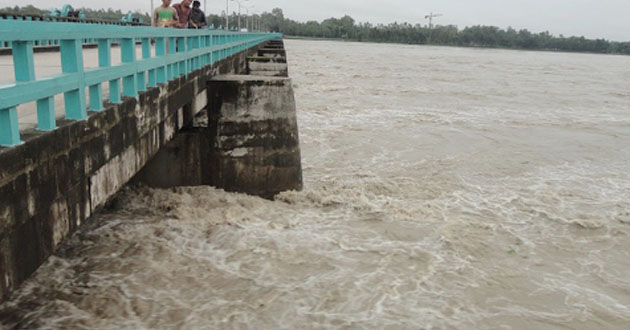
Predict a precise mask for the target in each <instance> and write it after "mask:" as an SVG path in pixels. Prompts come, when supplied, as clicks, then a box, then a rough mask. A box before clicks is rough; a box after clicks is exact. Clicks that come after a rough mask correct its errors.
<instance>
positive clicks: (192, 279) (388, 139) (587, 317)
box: [0, 40, 630, 329]
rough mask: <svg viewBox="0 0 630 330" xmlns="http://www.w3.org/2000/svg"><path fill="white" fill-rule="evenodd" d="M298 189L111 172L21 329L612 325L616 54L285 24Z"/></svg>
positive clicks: (629, 305)
mask: <svg viewBox="0 0 630 330" xmlns="http://www.w3.org/2000/svg"><path fill="white" fill-rule="evenodd" d="M285 45H286V48H287V53H288V62H289V74H290V76H291V77H292V78H293V84H294V89H295V94H296V102H297V108H298V122H299V125H300V139H301V147H302V161H303V167H304V179H305V188H304V191H302V192H286V193H282V194H281V195H279V196H278V197H277V199H276V200H275V201H269V200H264V199H260V198H256V197H251V196H246V195H241V194H234V193H226V192H223V191H221V190H217V189H214V188H212V187H180V188H173V189H168V190H158V189H148V188H139V187H127V188H125V190H124V191H123V192H122V193H121V194H120V195H119V196H118V197H117V198H116V201H115V202H114V203H113V205H112V207H111V208H109V209H107V210H105V211H104V212H103V213H102V214H100V215H98V216H97V217H96V218H95V219H94V220H93V221H91V222H90V223H89V224H86V226H85V227H84V228H83V229H82V230H81V231H80V232H78V233H77V234H75V235H74V236H72V238H71V239H70V240H69V242H67V243H66V244H64V245H63V247H62V248H61V249H60V251H59V252H58V253H57V254H56V255H55V256H53V257H51V258H50V260H49V261H48V262H47V263H46V264H45V265H44V266H42V267H41V268H40V269H39V270H38V271H37V273H36V274H35V276H34V277H33V278H31V279H30V280H28V281H27V282H26V283H25V284H24V285H23V286H22V288H21V289H20V290H19V291H17V292H16V294H15V295H14V296H13V298H12V300H10V301H9V302H7V303H5V304H4V305H2V306H0V328H1V327H6V328H25V329H34V328H41V329H628V325H629V324H630V147H629V146H630V57H622V56H605V55H590V54H567V53H548V52H525V51H512V50H488V49H465V48H445V47H426V46H407V45H386V44H368V43H341V42H331V41H304V40H286V41H285Z"/></svg>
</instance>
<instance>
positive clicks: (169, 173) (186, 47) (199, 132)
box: [0, 20, 302, 301]
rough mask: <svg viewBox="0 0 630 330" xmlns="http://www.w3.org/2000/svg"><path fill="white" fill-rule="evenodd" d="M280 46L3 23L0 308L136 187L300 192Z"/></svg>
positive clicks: (230, 38)
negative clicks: (46, 49)
mask: <svg viewBox="0 0 630 330" xmlns="http://www.w3.org/2000/svg"><path fill="white" fill-rule="evenodd" d="M281 38H282V36H281V35H279V34H272V33H238V32H228V31H217V30H178V29H165V28H150V27H129V26H115V25H111V26H108V25H90V24H79V23H63V22H35V21H6V20H4V21H3V20H0V40H2V41H3V42H4V45H10V48H11V51H10V53H11V55H4V56H0V72H1V73H3V74H2V75H1V76H0V146H1V147H0V301H1V300H3V299H6V298H7V297H8V296H9V295H10V293H11V292H12V291H13V290H14V289H15V288H17V287H18V286H19V285H20V283H22V282H23V281H24V280H25V279H26V278H28V276H30V274H32V273H33V272H34V271H35V270H36V269H37V268H38V267H39V265H41V263H43V262H44V261H45V260H46V258H48V257H49V256H50V255H51V254H52V253H53V252H54V251H55V249H56V248H57V246H58V245H59V244H60V243H61V242H62V241H63V240H64V239H65V238H66V237H67V236H68V235H70V234H72V233H73V232H74V231H75V230H76V229H77V228H79V227H80V226H81V224H82V223H84V222H86V221H88V220H89V219H90V217H91V216H92V215H93V214H94V213H95V212H98V210H99V209H100V208H102V207H103V206H104V205H105V204H106V203H107V202H108V200H109V199H110V198H111V197H112V196H114V195H115V194H116V192H117V191H118V190H119V189H120V188H122V187H123V186H124V185H125V184H127V183H128V182H129V181H130V180H132V179H133V180H136V181H140V182H144V183H146V184H149V185H153V186H160V187H166V186H172V185H200V184H208V185H214V186H217V187H219V188H223V189H226V190H229V191H238V192H245V193H250V194H257V195H260V196H263V197H267V198H271V197H273V195H275V194H276V193H278V192H280V191H283V190H290V189H301V187H302V176H301V165H300V153H299V142H298V133H297V122H296V117H295V102H294V99H293V91H292V89H291V82H290V80H289V79H288V78H287V65H286V54H285V51H284V49H283V43H282V40H281ZM87 40H90V41H94V42H95V44H96V45H97V48H94V49H83V45H82V44H83V42H85V41H87ZM36 44H37V45H46V46H50V45H58V50H59V51H58V52H56V53H54V52H53V53H38V52H36V50H37V48H36V47H35V45H36ZM4 53H9V52H8V51H7V50H5V51H4ZM118 54H119V55H118ZM138 54H139V55H138ZM250 73H251V74H250ZM13 78H14V79H13ZM156 178H158V179H156Z"/></svg>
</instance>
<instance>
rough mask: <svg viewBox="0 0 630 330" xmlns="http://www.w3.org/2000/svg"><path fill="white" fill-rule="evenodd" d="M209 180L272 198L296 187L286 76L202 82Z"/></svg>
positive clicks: (296, 155) (298, 173)
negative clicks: (205, 99) (205, 89)
mask: <svg viewBox="0 0 630 330" xmlns="http://www.w3.org/2000/svg"><path fill="white" fill-rule="evenodd" d="M208 133H209V139H208V140H209V144H210V152H209V155H208V158H207V159H208V161H207V164H208V165H207V168H206V169H204V172H205V173H206V179H207V181H208V183H209V184H210V185H213V186H215V187H218V188H222V189H225V190H227V191H235V192H241V193H248V194H251V195H258V196H262V197H265V198H273V196H275V195H276V194H278V193H279V192H282V191H286V190H301V189H302V165H301V158H300V144H299V138H298V127H297V118H296V111H295V98H294V96H293V88H292V86H291V80H290V79H288V78H280V77H256V76H245V75H224V76H216V77H214V78H213V79H212V80H211V81H209V82H208Z"/></svg>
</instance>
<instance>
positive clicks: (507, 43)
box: [0, 5, 630, 55]
mask: <svg viewBox="0 0 630 330" xmlns="http://www.w3.org/2000/svg"><path fill="white" fill-rule="evenodd" d="M80 10H82V11H83V12H84V13H85V14H86V17H87V18H92V19H107V20H116V21H118V20H120V18H121V17H122V16H123V15H125V14H126V13H123V12H121V11H120V10H116V11H114V10H113V9H111V8H110V9H108V10H103V9H100V10H92V9H88V8H80ZM0 12H7V13H14V14H40V15H41V14H47V13H48V11H47V10H46V11H44V10H40V9H38V8H35V7H33V6H30V5H29V6H26V7H22V8H20V7H17V6H16V7H13V8H11V7H7V8H4V9H0ZM134 16H136V17H141V18H143V19H144V21H145V22H150V16H149V14H148V13H144V14H142V13H134ZM229 19H230V27H236V26H238V23H237V22H238V16H237V14H236V13H232V14H231V15H230V18H229ZM208 22H209V24H213V25H214V26H215V27H217V28H218V27H220V26H223V25H225V17H223V16H221V15H216V14H210V15H209V16H208ZM241 26H242V27H244V28H245V27H250V28H251V27H252V26H260V27H261V28H262V30H265V31H274V32H282V33H284V34H286V35H290V36H298V37H307V38H326V39H341V40H352V41H369V42H391V43H405V44H420V45H426V44H430V45H444V46H463V47H491V48H511V49H528V50H552V51H567V52H589V53H601V54H625V55H630V42H614V41H608V40H605V39H586V38H584V37H565V36H562V35H560V36H554V35H552V34H551V33H549V32H541V33H533V32H530V31H528V30H525V29H523V30H515V29H512V28H507V29H501V28H498V27H495V26H471V27H466V28H464V29H461V30H460V29H459V28H458V27H457V26H454V25H446V26H443V25H437V26H435V27H433V29H429V28H428V27H427V26H423V25H420V24H415V25H413V24H409V23H391V24H387V25H384V24H377V25H373V24H370V23H357V22H356V21H355V20H354V19H353V18H352V17H350V16H347V15H346V16H344V17H341V18H329V19H326V20H324V21H322V22H317V21H308V22H297V21H294V20H291V19H288V18H285V17H284V14H283V12H282V9H280V8H275V9H273V10H272V11H271V12H264V13H262V14H261V15H250V16H247V15H242V16H241Z"/></svg>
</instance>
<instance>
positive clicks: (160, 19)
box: [152, 0, 179, 27]
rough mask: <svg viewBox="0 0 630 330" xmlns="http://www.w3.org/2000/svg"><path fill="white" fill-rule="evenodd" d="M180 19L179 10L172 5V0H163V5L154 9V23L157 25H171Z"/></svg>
mask: <svg viewBox="0 0 630 330" xmlns="http://www.w3.org/2000/svg"><path fill="white" fill-rule="evenodd" d="M178 20H179V15H177V10H175V8H173V7H171V0H162V5H161V6H159V7H157V8H155V10H154V11H153V24H152V26H157V27H171V26H173V25H175V22H177V21H178Z"/></svg>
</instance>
